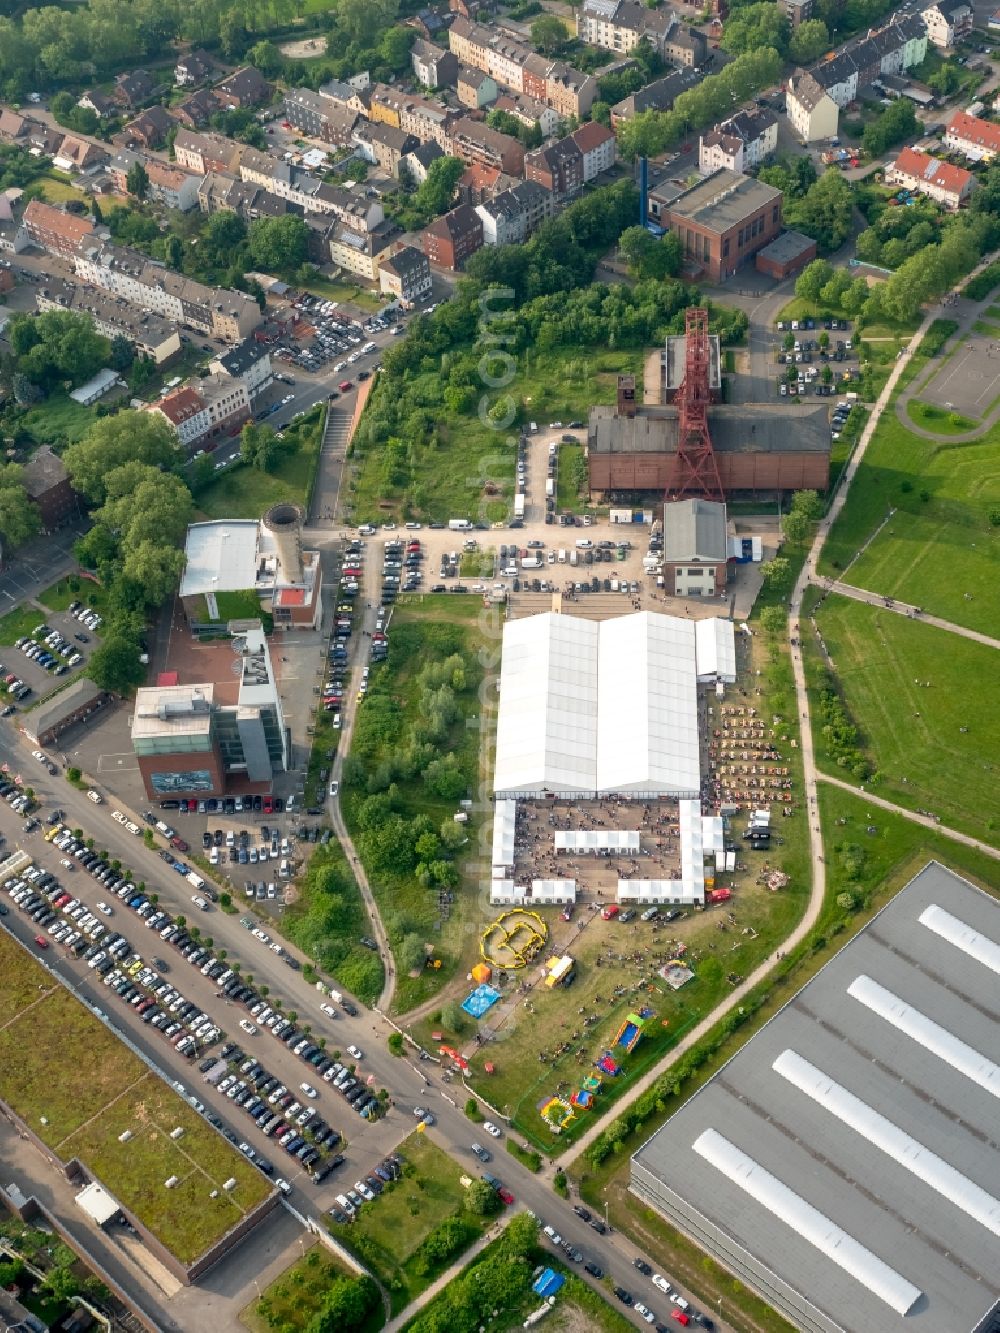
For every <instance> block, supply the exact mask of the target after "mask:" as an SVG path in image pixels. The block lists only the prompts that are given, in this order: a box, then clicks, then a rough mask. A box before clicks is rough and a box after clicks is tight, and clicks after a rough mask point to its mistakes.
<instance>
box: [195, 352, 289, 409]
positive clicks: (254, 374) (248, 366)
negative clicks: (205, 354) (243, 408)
mask: <svg viewBox="0 0 1000 1333" xmlns="http://www.w3.org/2000/svg"><path fill="white" fill-rule="evenodd" d="M208 368H209V370H210V371H211V372H212V373H213V374H214V375H219V376H221V377H226V376H228V378H229V379H231V380H242V381H243V383H244V384H245V385H246V386H247V394H248V395H249V397H250V401H251V402H253V400H254V399H255V398H259V397H260V395H261V394H262V393H263V392H264V390H265V389H269V388H270V387H271V385H272V384H273V383H274V370H273V368H272V366H271V354H270V352H269V351H268V350H267V344H266V343H262V342H258V341H257V339H256V338H244V340H243V341H242V342H241V343H238V344H237V345H236V346H235V347H230V348H229V349H228V351H225V352H223V353H222V354H221V355H220V356H217V357H216V358H215V359H214V360H213V361H212V362H211V363H210V364H209V367H208Z"/></svg>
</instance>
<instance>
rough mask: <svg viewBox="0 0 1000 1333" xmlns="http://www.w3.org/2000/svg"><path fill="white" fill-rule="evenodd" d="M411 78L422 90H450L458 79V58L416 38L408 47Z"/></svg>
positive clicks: (431, 43)
mask: <svg viewBox="0 0 1000 1333" xmlns="http://www.w3.org/2000/svg"><path fill="white" fill-rule="evenodd" d="M410 63H411V64H412V66H413V77H414V78H415V79H416V81H417V83H419V84H421V85H422V86H423V87H424V88H451V87H454V84H455V80H456V78H457V77H458V57H457V56H456V55H455V53H454V51H448V50H445V48H444V47H443V46H437V45H436V44H435V43H434V42H428V41H426V40H425V39H424V38H423V37H418V38H417V40H416V41H415V42H414V43H413V45H412V46H411V47H410Z"/></svg>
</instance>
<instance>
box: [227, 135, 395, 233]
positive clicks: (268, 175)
mask: <svg viewBox="0 0 1000 1333" xmlns="http://www.w3.org/2000/svg"><path fill="white" fill-rule="evenodd" d="M239 174H240V178H241V179H242V180H244V181H249V182H251V183H252V184H254V185H259V186H260V187H261V188H262V189H264V190H268V191H270V193H272V194H274V195H277V196H279V197H280V198H282V199H287V200H288V201H289V203H291V204H293V205H294V206H295V207H296V208H297V209H299V210H301V211H302V212H303V213H325V214H333V215H336V216H340V217H343V218H344V220H347V217H346V216H345V215H350V217H351V218H354V219H356V220H357V223H356V225H357V228H358V230H369V231H370V230H373V229H374V228H375V227H376V226H378V225H379V224H380V223H381V222H382V219H383V216H384V215H383V211H382V206H381V204H379V203H378V201H377V200H374V199H369V198H368V197H367V196H366V195H365V194H364V193H358V192H356V191H352V190H345V189H342V188H340V187H339V186H336V185H328V184H327V183H326V182H325V181H323V180H322V179H321V178H320V177H319V176H314V175H313V174H312V173H311V172H309V171H304V170H303V169H302V168H301V167H295V166H292V165H291V163H289V162H286V161H285V160H284V159H283V158H280V157H276V156H275V155H274V154H272V153H262V152H260V151H259V150H258V149H256V148H246V149H244V151H243V154H242V156H241V158H240V167H239ZM351 225H355V223H351Z"/></svg>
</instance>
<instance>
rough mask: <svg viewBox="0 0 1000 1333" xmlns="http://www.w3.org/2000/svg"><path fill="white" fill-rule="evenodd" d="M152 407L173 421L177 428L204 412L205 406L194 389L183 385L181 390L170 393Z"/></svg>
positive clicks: (152, 404)
mask: <svg viewBox="0 0 1000 1333" xmlns="http://www.w3.org/2000/svg"><path fill="white" fill-rule="evenodd" d="M150 406H151V407H152V408H155V409H156V410H158V411H160V412H162V413H163V415H164V416H165V417H166V418H167V420H168V421H172V422H173V423H174V425H175V426H180V425H181V424H182V423H183V422H185V421H189V420H190V419H191V417H193V416H195V415H196V414H197V413H198V412H200V411H202V409H203V408H204V406H205V404H204V403H203V402H202V400H201V398H200V397H199V396H198V394H196V393H195V391H194V389H191V388H188V386H187V385H186V384H182V385H181V387H180V388H179V389H175V390H174V391H173V393H168V394H167V396H166V397H165V398H161V399H160V401H159V402H158V403H151V404H150Z"/></svg>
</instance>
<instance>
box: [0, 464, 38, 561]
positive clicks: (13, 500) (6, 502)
mask: <svg viewBox="0 0 1000 1333" xmlns="http://www.w3.org/2000/svg"><path fill="white" fill-rule="evenodd" d="M22 477H23V469H22V468H20V467H19V466H18V465H17V464H16V463H8V464H6V465H5V466H3V467H0V538H2V539H3V547H4V549H5V551H8V552H9V551H11V550H13V549H14V547H17V546H21V545H23V543H24V542H26V541H27V540H28V538H29V537H33V536H34V535H35V533H36V532H37V531H38V529H39V526H40V520H39V514H38V509H37V508H36V506H35V505H33V504H31V503H29V501H28V495H27V492H26V491H25V489H24V482H23V480H22Z"/></svg>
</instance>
